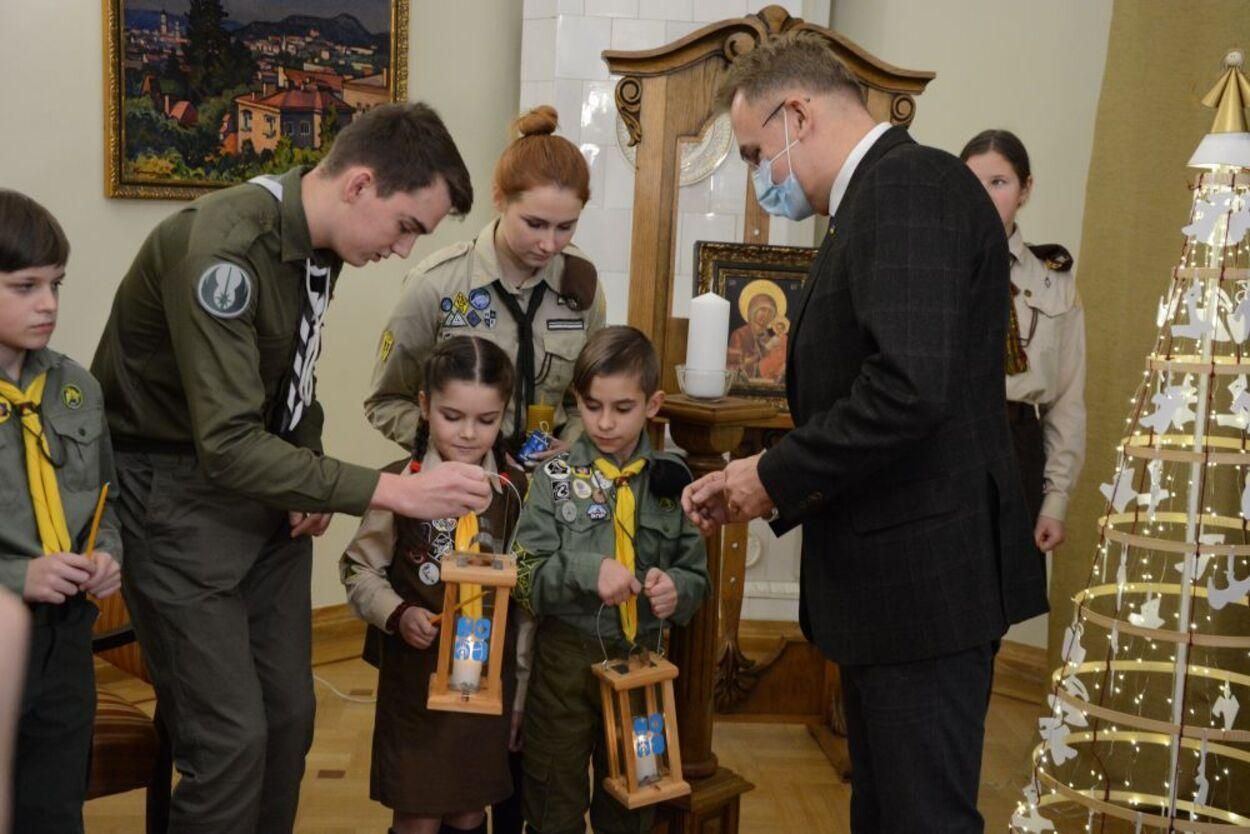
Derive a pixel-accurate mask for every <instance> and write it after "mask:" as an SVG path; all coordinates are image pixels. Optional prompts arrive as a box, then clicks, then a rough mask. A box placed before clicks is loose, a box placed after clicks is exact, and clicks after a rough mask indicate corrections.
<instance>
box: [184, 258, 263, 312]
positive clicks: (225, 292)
mask: <svg viewBox="0 0 1250 834" xmlns="http://www.w3.org/2000/svg"><path fill="white" fill-rule="evenodd" d="M195 297H196V300H198V301H199V302H200V306H201V307H203V308H204V309H205V310H207V311H208V313H209V315H213V316H216V317H217V318H219V319H233V318H237V317H238V316H240V315H242V314H243V311H244V310H246V309H247V305H248V304H250V303H251V301H252V277H251V276H250V275H248V274H247V272H245V271H244V270H243V269H242V267H239V266H237V265H236V264H232V263H226V262H225V261H219V262H218V263H215V264H213V265H212V266H210V267H209V268H208V269H206V270H204V272H203V274H202V275H200V280H199V283H198V284H197V285H196V288H195Z"/></svg>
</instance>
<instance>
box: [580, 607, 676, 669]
mask: <svg viewBox="0 0 1250 834" xmlns="http://www.w3.org/2000/svg"><path fill="white" fill-rule="evenodd" d="M607 607H608V604H607V603H606V602H601V603H599V610H598V611H596V612H595V636H596V637H598V638H599V651H600V652H602V653H603V664H602V665H603V666H604V668H606V667H607V665H608V663H609V662H610V661H609V660H608V647H607V646H606V645H604V642H603V631H602V630H600V628H599V618H600V617H602V616H603V609H605V608H607ZM658 619H659V621H660V628H659V630H658V632H657V634H656V638H655V653H656V654H657V655H659V656H660V657H664V619H665V618H664V617H659V618H658ZM635 650H638V651H646V648H645V647H644V646H639V645H638V643H637V642H633V643H631V644H630V647H629V653H630V654H633V653H634V651H635Z"/></svg>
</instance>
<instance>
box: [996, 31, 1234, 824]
mask: <svg viewBox="0 0 1250 834" xmlns="http://www.w3.org/2000/svg"><path fill="white" fill-rule="evenodd" d="M1241 64H1242V56H1241V53H1238V52H1234V53H1230V54H1229V55H1228V57H1227V58H1226V65H1227V70H1226V72H1225V73H1224V76H1223V77H1222V78H1221V80H1220V82H1219V83H1218V84H1217V85H1216V86H1215V88H1214V89H1212V91H1211V92H1210V93H1209V94H1208V95H1207V97H1206V98H1205V99H1203V103H1204V104H1206V105H1207V106H1209V107H1214V108H1216V110H1217V115H1216V121H1215V126H1214V128H1213V129H1212V132H1211V133H1210V134H1209V135H1208V136H1207V137H1206V138H1205V139H1203V141H1202V144H1201V145H1200V146H1199V148H1198V150H1197V152H1196V153H1195V154H1194V156H1193V158H1192V159H1190V162H1189V164H1190V165H1191V166H1193V167H1196V168H1200V169H1203V170H1202V173H1200V174H1199V175H1198V176H1197V178H1196V181H1195V184H1194V189H1193V209H1192V211H1191V213H1190V219H1189V223H1188V224H1187V225H1186V226H1184V228H1182V229H1181V232H1182V233H1183V234H1184V235H1185V237H1186V241H1185V247H1184V251H1183V253H1182V255H1181V259H1180V262H1179V263H1178V264H1177V266H1176V267H1175V269H1173V270H1172V280H1171V283H1170V285H1169V287H1168V289H1167V291H1166V292H1165V294H1164V295H1163V297H1162V298H1161V299H1160V302H1159V311H1158V316H1157V320H1156V324H1157V325H1158V327H1159V335H1158V338H1157V340H1156V342H1155V346H1154V350H1153V351H1152V352H1151V354H1150V355H1149V357H1148V358H1147V361H1146V370H1145V372H1144V373H1143V378H1142V384H1141V386H1140V388H1139V389H1138V391H1137V393H1136V395H1135V396H1134V397H1133V398H1132V400H1131V402H1132V412H1131V414H1130V415H1129V417H1128V418H1127V419H1126V420H1125V427H1126V435H1125V437H1124V439H1123V440H1122V441H1121V442H1120V445H1119V448H1118V449H1117V464H1116V470H1115V473H1114V476H1113V477H1112V478H1111V480H1110V482H1109V483H1106V484H1103V486H1102V493H1103V495H1104V496H1105V497H1106V499H1107V510H1106V514H1105V516H1104V517H1103V518H1102V519H1101V521H1100V525H1101V530H1100V532H1101V535H1100V540H1099V544H1098V550H1097V552H1096V554H1095V558H1094V562H1093V565H1092V569H1091V573H1090V579H1089V582H1088V583H1087V586H1086V588H1085V589H1084V590H1082V591H1081V592H1080V593H1078V594H1077V595H1076V596H1075V597H1074V602H1075V611H1074V612H1073V615H1072V622H1071V624H1070V625H1069V626H1068V628H1067V630H1066V632H1065V634H1064V640H1063V646H1062V655H1061V657H1062V660H1063V665H1062V666H1060V668H1058V669H1056V670H1055V671H1054V673H1053V674H1052V688H1051V693H1050V695H1049V698H1048V702H1049V705H1050V708H1051V711H1050V712H1049V713H1048V714H1047V715H1045V716H1043V717H1042V718H1041V719H1040V720H1039V722H1038V723H1039V730H1040V734H1041V742H1040V743H1039V744H1038V745H1037V747H1036V749H1035V750H1034V752H1033V761H1034V765H1035V767H1034V772H1033V779H1032V781H1031V782H1030V784H1029V785H1028V786H1026V788H1025V791H1024V795H1025V799H1024V801H1023V802H1022V803H1020V805H1019V807H1018V809H1017V811H1016V813H1015V814H1014V815H1013V816H1012V819H1011V830H1012V831H1013V832H1019V834H1023V833H1024V832H1030V834H1032V833H1033V832H1045V831H1055V832H1083V831H1090V832H1107V833H1108V834H1109V833H1110V832H1165V831H1166V832H1203V833H1204V834H1207V833H1209V832H1222V833H1223V832H1250V708H1247V709H1246V710H1242V709H1241V706H1242V704H1248V703H1250V600H1248V598H1247V593H1250V244H1248V243H1247V236H1246V232H1247V231H1248V230H1250V170H1247V169H1250V130H1248V129H1247V124H1246V116H1245V109H1244V108H1245V106H1246V105H1247V104H1250V82H1247V80H1246V77H1245V75H1243V74H1242V72H1241ZM1055 616H1060V614H1059V613H1058V612H1056V614H1055Z"/></svg>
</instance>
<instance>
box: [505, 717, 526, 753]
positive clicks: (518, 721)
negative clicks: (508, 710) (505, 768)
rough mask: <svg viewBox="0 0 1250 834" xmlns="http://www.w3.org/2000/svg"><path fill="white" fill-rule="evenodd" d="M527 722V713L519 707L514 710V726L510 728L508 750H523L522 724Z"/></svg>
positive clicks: (518, 751)
mask: <svg viewBox="0 0 1250 834" xmlns="http://www.w3.org/2000/svg"><path fill="white" fill-rule="evenodd" d="M524 723H525V713H524V712H522V711H521V710H519V709H514V710H513V711H512V728H511V729H510V730H508V750H510V751H511V752H513V753H520V752H521V726H522V725H523V724H524Z"/></svg>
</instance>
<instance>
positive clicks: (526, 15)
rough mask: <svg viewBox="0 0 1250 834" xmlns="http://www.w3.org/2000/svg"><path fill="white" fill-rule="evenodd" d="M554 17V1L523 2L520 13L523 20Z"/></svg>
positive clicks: (530, 0)
mask: <svg viewBox="0 0 1250 834" xmlns="http://www.w3.org/2000/svg"><path fill="white" fill-rule="evenodd" d="M555 16H556V0H525V5H524V6H523V7H522V11H521V17H522V18H523V19H524V20H534V19H537V18H542V17H555Z"/></svg>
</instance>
